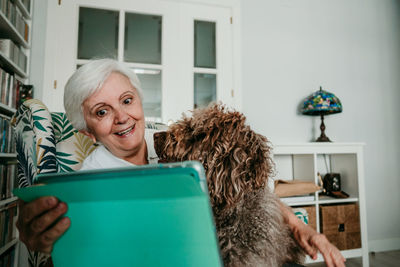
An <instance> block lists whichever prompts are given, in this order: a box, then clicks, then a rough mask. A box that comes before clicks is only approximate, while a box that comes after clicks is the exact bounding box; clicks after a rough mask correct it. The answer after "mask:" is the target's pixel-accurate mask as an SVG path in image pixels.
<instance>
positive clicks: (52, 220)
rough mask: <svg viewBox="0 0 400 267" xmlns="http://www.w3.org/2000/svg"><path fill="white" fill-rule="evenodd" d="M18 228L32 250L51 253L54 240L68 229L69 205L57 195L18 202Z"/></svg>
mask: <svg viewBox="0 0 400 267" xmlns="http://www.w3.org/2000/svg"><path fill="white" fill-rule="evenodd" d="M18 206H19V212H20V213H19V216H18V221H17V228H18V230H19V239H20V240H21V241H22V242H23V243H24V244H25V245H26V246H27V248H28V249H29V250H31V251H39V252H44V253H47V254H50V253H51V251H52V250H53V244H54V242H55V241H56V240H57V239H58V238H60V236H61V235H62V234H63V233H64V232H65V231H66V230H67V229H68V227H69V226H70V224H71V222H70V219H69V218H67V217H64V218H61V216H62V215H64V214H65V213H66V212H67V205H66V204H65V203H63V202H60V201H58V200H57V199H56V198H55V197H41V198H38V199H36V200H34V201H31V202H24V201H22V200H20V201H19V203H18Z"/></svg>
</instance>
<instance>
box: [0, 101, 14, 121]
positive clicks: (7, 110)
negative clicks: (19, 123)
mask: <svg viewBox="0 0 400 267" xmlns="http://www.w3.org/2000/svg"><path fill="white" fill-rule="evenodd" d="M16 111H17V110H16V109H15V108H11V107H9V106H7V105H5V104H3V103H0V114H2V115H5V116H6V117H9V118H11V117H12V116H13V115H14V113H15V112H16Z"/></svg>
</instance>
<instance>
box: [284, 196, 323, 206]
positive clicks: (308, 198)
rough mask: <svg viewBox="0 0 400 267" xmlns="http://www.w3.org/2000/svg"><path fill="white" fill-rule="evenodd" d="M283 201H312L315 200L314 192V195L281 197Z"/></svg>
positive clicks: (287, 202)
mask: <svg viewBox="0 0 400 267" xmlns="http://www.w3.org/2000/svg"><path fill="white" fill-rule="evenodd" d="M280 199H281V201H282V202H284V203H286V204H289V203H301V202H310V201H314V200H315V196H314V194H312V195H301V196H292V197H281V198H280Z"/></svg>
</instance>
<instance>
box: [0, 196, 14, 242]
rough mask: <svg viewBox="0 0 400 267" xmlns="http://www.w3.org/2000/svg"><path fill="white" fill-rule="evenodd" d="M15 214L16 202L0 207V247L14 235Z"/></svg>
mask: <svg viewBox="0 0 400 267" xmlns="http://www.w3.org/2000/svg"><path fill="white" fill-rule="evenodd" d="M16 216H17V203H16V202H13V203H11V204H8V205H6V206H3V207H0V247H3V246H4V245H6V244H7V243H8V242H11V241H12V240H13V239H14V238H15V237H16V230H15V227H14V224H15V218H16Z"/></svg>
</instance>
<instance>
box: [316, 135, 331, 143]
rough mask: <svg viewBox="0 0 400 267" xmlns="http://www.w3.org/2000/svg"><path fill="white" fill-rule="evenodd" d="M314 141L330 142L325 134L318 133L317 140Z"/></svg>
mask: <svg viewBox="0 0 400 267" xmlns="http://www.w3.org/2000/svg"><path fill="white" fill-rule="evenodd" d="M315 142H332V141H331V140H330V139H329V138H328V136H326V135H325V134H324V135H322V134H321V135H320V136H319V137H318V139H317V140H315Z"/></svg>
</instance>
